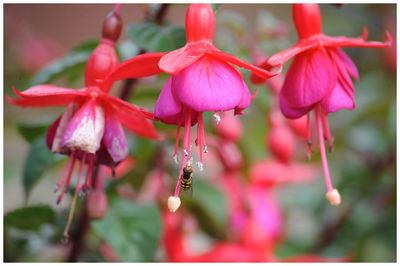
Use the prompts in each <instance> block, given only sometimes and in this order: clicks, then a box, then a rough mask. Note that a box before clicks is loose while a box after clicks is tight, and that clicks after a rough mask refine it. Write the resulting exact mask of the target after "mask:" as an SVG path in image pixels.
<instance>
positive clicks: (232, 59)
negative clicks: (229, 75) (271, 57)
mask: <svg viewBox="0 0 400 266" xmlns="http://www.w3.org/2000/svg"><path fill="white" fill-rule="evenodd" d="M207 54H209V55H212V56H214V57H216V58H218V59H220V60H223V61H225V62H226V63H231V64H234V65H236V66H238V67H243V68H246V69H248V70H250V71H251V72H253V73H254V74H255V75H257V76H259V77H260V78H264V79H267V78H271V77H274V76H276V75H278V74H279V73H280V72H281V71H282V68H279V69H278V71H276V72H269V71H266V70H264V69H262V68H259V67H256V66H254V65H252V64H249V63H247V62H246V61H244V60H242V59H240V58H237V57H236V56H233V55H231V54H228V53H224V52H221V51H218V50H208V51H207Z"/></svg>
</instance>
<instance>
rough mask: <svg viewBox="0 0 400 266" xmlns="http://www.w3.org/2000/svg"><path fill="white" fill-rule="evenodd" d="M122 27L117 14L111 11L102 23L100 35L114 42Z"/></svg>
mask: <svg viewBox="0 0 400 266" xmlns="http://www.w3.org/2000/svg"><path fill="white" fill-rule="evenodd" d="M121 29H122V20H121V17H120V16H119V14H117V13H115V12H111V13H110V14H109V15H108V16H107V17H106V19H105V20H104V24H103V31H102V33H101V35H102V37H103V38H105V39H108V40H110V41H113V42H116V41H117V40H118V38H119V35H120V33H121Z"/></svg>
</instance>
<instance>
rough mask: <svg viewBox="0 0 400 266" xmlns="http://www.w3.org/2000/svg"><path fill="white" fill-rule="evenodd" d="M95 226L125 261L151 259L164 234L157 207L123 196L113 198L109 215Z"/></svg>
mask: <svg viewBox="0 0 400 266" xmlns="http://www.w3.org/2000/svg"><path fill="white" fill-rule="evenodd" d="M92 225H93V229H94V230H95V231H96V232H97V234H98V235H99V236H100V237H101V238H103V239H104V240H105V241H107V243H108V244H109V245H110V246H111V247H112V248H113V249H114V250H115V252H116V253H117V256H118V257H119V259H120V260H121V261H123V262H147V261H151V260H152V258H153V256H154V252H155V251H156V249H157V247H158V241H159V239H160V235H161V218H160V214H159V212H158V209H157V207H156V206H154V205H150V204H147V205H142V204H140V205H139V204H138V203H136V202H132V201H129V200H126V199H123V198H120V197H114V198H112V199H111V200H110V205H109V208H108V211H107V215H106V217H104V219H103V220H98V221H93V222H92Z"/></svg>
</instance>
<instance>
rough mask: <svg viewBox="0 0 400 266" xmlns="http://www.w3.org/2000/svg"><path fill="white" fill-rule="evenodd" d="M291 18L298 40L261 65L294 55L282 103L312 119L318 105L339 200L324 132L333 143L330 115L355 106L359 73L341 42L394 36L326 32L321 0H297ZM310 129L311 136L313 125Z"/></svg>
mask: <svg viewBox="0 0 400 266" xmlns="http://www.w3.org/2000/svg"><path fill="white" fill-rule="evenodd" d="M293 20H294V23H295V26H296V30H297V33H298V35H299V40H298V42H297V43H296V44H295V45H294V46H292V47H291V48H289V49H287V50H285V51H282V52H279V53H277V54H275V55H273V56H271V57H270V58H269V59H267V60H266V61H265V62H263V63H262V64H261V65H260V67H263V68H266V69H270V68H271V67H281V66H282V65H283V64H284V63H286V62H287V61H288V60H289V59H290V58H292V57H294V59H293V62H292V63H291V65H290V67H289V69H288V71H287V74H286V78H285V81H284V84H283V87H282V89H281V92H280V98H279V100H280V108H281V111H282V113H283V114H284V115H285V116H286V117H288V118H291V119H293V118H299V117H301V116H303V115H305V114H307V113H308V117H309V118H308V120H310V115H309V112H310V111H312V110H314V113H315V120H316V127H317V132H318V138H319V144H320V149H321V157H322V165H323V169H324V173H325V180H326V185H327V189H328V192H327V194H326V197H327V198H328V200H329V201H330V202H331V203H332V204H333V205H338V204H340V201H341V200H340V194H339V192H338V191H337V190H336V189H334V188H333V186H332V183H331V180H330V176H329V170H328V164H327V160H326V155H325V146H324V136H325V138H326V139H327V141H328V143H329V146H330V149H331V148H332V138H331V135H330V132H329V125H328V121H327V115H328V113H332V112H336V111H338V110H340V109H350V110H352V109H354V106H355V105H354V87H353V82H352V80H351V78H350V76H351V77H353V78H354V79H355V80H358V78H359V77H358V71H357V67H356V66H355V64H354V63H353V61H352V60H351V59H350V58H349V57H348V56H347V55H346V54H345V53H344V52H343V51H342V50H341V49H340V47H368V48H383V47H388V46H390V45H391V37H390V35H389V33H386V38H387V40H386V41H385V42H375V41H370V42H368V41H366V39H367V35H368V33H367V30H366V29H364V32H363V35H362V36H361V37H360V38H346V37H342V36H340V37H330V36H327V35H324V34H323V33H322V32H321V15H320V11H319V7H318V4H293ZM252 80H253V81H255V82H259V81H260V80H259V79H258V78H256V77H254V76H253V78H252ZM308 135H309V141H311V140H310V139H311V127H310V130H309V134H308Z"/></svg>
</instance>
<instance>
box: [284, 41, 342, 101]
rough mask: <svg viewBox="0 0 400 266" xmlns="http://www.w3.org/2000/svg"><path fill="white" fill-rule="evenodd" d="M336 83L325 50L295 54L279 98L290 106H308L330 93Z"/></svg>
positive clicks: (329, 59) (333, 68)
mask: <svg viewBox="0 0 400 266" xmlns="http://www.w3.org/2000/svg"><path fill="white" fill-rule="evenodd" d="M335 84H336V71H335V66H334V64H333V62H332V60H331V58H330V57H329V55H328V54H327V53H326V51H325V50H321V49H314V50H311V51H307V52H304V53H301V54H299V55H297V56H296V57H295V58H294V60H293V62H292V64H291V65H290V67H289V70H288V71H287V74H286V78H285V82H284V83H283V86H282V91H281V96H280V97H281V98H283V99H285V103H286V105H288V106H290V107H291V108H296V109H297V108H305V107H309V106H311V105H313V104H315V103H317V102H319V101H320V100H321V99H322V98H324V97H325V96H326V95H327V94H328V93H330V92H331V91H332V90H333V88H334V87H335Z"/></svg>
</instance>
